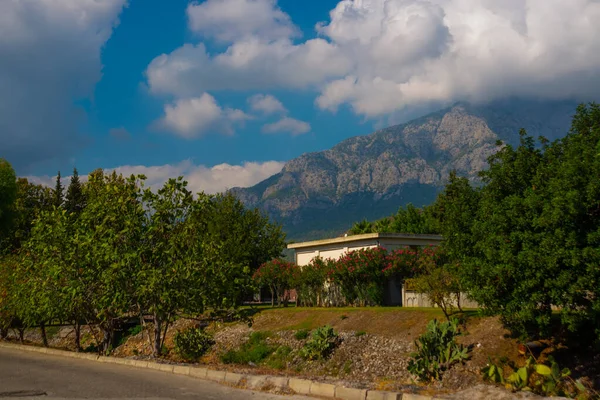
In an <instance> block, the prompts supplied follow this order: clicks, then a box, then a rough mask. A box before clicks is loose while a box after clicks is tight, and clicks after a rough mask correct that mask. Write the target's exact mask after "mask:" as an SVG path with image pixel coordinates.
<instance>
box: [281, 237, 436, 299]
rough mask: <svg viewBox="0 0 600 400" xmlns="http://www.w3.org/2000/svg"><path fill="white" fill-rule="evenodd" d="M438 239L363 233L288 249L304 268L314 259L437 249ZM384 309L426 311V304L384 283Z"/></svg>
mask: <svg viewBox="0 0 600 400" xmlns="http://www.w3.org/2000/svg"><path fill="white" fill-rule="evenodd" d="M442 239H443V238H442V236H440V235H412V234H405V233H367V234H363V235H352V236H344V237H338V238H334V239H325V240H315V241H311V242H302V243H292V244H289V245H288V249H293V250H294V253H295V255H294V259H295V262H296V265H299V266H304V265H308V264H309V263H310V261H311V260H312V259H313V258H315V257H321V258H323V259H328V258H331V259H334V260H337V259H339V258H340V257H341V256H342V255H344V254H345V253H347V252H349V251H353V250H360V249H369V248H375V247H383V248H385V249H386V250H388V251H392V250H397V249H401V248H407V247H424V246H437V245H439V244H440V243H441V241H442ZM385 303H386V304H387V305H400V304H402V305H405V306H407V305H410V306H416V307H430V306H431V305H430V303H429V301H428V300H427V299H426V298H425V299H424V298H423V296H422V295H419V294H417V293H413V292H412V291H405V290H404V289H403V288H400V287H397V285H396V284H395V282H393V281H390V282H388V287H387V290H386V302H385Z"/></svg>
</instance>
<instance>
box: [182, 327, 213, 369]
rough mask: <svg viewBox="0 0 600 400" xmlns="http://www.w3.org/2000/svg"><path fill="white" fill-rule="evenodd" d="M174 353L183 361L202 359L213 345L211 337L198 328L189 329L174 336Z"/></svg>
mask: <svg viewBox="0 0 600 400" xmlns="http://www.w3.org/2000/svg"><path fill="white" fill-rule="evenodd" d="M174 342H175V352H176V353H177V354H179V356H180V357H181V358H183V359H185V360H189V361H193V360H197V359H198V358H200V357H202V356H203V355H204V354H206V352H207V351H208V350H210V348H211V347H212V345H213V344H214V343H215V342H214V340H213V338H212V336H211V335H210V334H208V333H207V332H205V331H204V330H203V329H199V328H189V329H185V330H183V331H179V332H177V333H176V334H175V338H174Z"/></svg>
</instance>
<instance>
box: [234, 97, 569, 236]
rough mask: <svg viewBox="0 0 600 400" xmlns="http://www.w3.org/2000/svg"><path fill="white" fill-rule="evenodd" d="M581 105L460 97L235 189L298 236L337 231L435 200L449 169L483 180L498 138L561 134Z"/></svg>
mask: <svg viewBox="0 0 600 400" xmlns="http://www.w3.org/2000/svg"><path fill="white" fill-rule="evenodd" d="M576 106H577V104H576V103H574V102H569V101H561V102H534V101H523V100H517V99H512V100H506V101H502V102H495V103H490V104H487V105H470V104H466V103H459V104H456V105H454V106H453V107H450V108H447V109H444V110H441V111H438V112H435V113H432V114H429V115H426V116H424V117H421V118H418V119H415V120H413V121H410V122H408V123H406V124H402V125H396V126H391V127H389V128H385V129H381V130H378V131H376V132H374V133H372V134H370V135H366V136H358V137H353V138H350V139H347V140H344V141H343V142H341V143H339V144H338V145H336V146H335V147H333V148H331V149H330V150H325V151H320V152H316V153H307V154H303V155H302V156H300V157H298V158H296V159H293V160H291V161H289V162H288V163H286V164H285V166H284V168H283V170H282V171H281V172H280V173H279V174H276V175H274V176H272V177H270V178H268V179H266V180H264V181H262V182H260V183H259V184H257V185H255V186H253V187H250V188H245V189H242V188H234V189H232V190H231V191H232V192H233V193H234V194H236V195H237V196H238V198H240V199H241V200H242V201H243V202H244V203H245V204H246V205H247V206H249V207H258V208H260V209H262V210H263V211H265V212H266V213H267V214H268V215H269V216H271V217H272V218H273V219H274V220H275V221H277V222H280V223H282V224H283V227H284V230H285V231H286V232H287V234H288V238H289V239H292V240H309V239H319V238H323V237H328V236H336V235H339V234H341V233H343V232H344V231H345V230H347V229H348V228H349V227H350V226H351V225H352V223H353V222H355V221H358V220H361V219H363V218H367V219H376V218H381V217H384V216H386V215H390V214H392V213H395V212H396V211H397V209H398V207H399V206H402V205H406V204H408V203H413V204H414V205H416V206H421V205H425V204H429V203H431V202H432V201H433V200H434V199H435V196H436V194H437V193H438V192H439V191H440V190H441V189H442V188H443V186H444V183H445V180H446V178H447V176H448V173H449V172H450V171H452V170H457V172H458V173H459V175H462V176H467V177H469V178H470V179H472V180H476V179H477V173H478V171H480V170H482V169H484V168H485V167H486V165H487V162H486V160H487V158H488V157H489V156H490V155H491V154H493V153H494V152H495V151H497V149H498V147H497V145H496V142H497V140H502V141H503V142H505V143H509V144H512V145H516V144H518V141H519V135H518V133H519V130H520V129H521V128H525V129H526V130H527V131H528V133H529V134H530V135H532V136H534V137H538V136H545V137H546V138H548V139H550V140H555V139H557V138H560V137H562V136H564V135H565V134H566V133H567V132H568V129H569V126H570V122H571V116H572V115H573V114H574V113H575V108H576Z"/></svg>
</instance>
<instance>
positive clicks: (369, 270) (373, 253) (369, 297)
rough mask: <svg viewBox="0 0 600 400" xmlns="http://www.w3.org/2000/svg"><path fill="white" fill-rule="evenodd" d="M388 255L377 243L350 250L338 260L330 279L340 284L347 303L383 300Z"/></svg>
mask: <svg viewBox="0 0 600 400" xmlns="http://www.w3.org/2000/svg"><path fill="white" fill-rule="evenodd" d="M386 256H387V251H386V250H385V249H384V248H382V247H376V248H373V249H361V250H355V251H350V252H348V253H346V254H344V255H343V256H342V257H340V259H339V260H338V261H337V262H335V264H334V269H333V270H332V271H330V272H329V275H330V276H329V279H330V281H332V282H333V283H334V284H335V285H338V286H339V288H340V290H341V292H342V295H343V296H344V298H345V299H346V303H347V304H355V305H359V306H365V305H381V304H383V285H384V281H385V277H384V274H383V270H384V269H385V267H386V265H387V261H386Z"/></svg>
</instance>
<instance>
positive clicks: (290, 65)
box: [146, 37, 352, 97]
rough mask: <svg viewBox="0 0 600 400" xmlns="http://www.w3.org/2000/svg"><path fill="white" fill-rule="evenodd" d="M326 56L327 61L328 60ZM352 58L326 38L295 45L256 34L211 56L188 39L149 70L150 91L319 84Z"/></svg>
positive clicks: (179, 92)
mask: <svg viewBox="0 0 600 400" xmlns="http://www.w3.org/2000/svg"><path fill="white" fill-rule="evenodd" d="M324 60H327V62H325V61H324ZM351 66H352V64H351V62H350V59H348V57H347V56H346V55H344V54H343V53H341V52H340V50H339V49H338V47H337V46H335V45H333V44H331V43H329V42H327V41H326V40H324V39H320V38H319V39H312V40H309V41H306V42H304V43H301V44H298V45H296V44H294V43H293V42H292V41H291V40H289V39H287V38H284V39H279V40H276V41H273V42H265V41H262V40H260V39H258V38H254V37H250V38H247V39H244V40H240V41H237V42H235V43H234V44H232V45H231V46H229V47H228V48H227V50H226V51H225V52H223V53H219V54H217V55H215V56H211V55H209V54H208V53H207V51H206V47H205V46H204V44H202V43H200V44H197V45H192V44H185V45H184V46H183V47H180V48H178V49H176V50H175V51H173V52H172V53H170V54H162V55H160V56H158V57H156V58H155V59H154V60H152V62H151V63H150V65H149V66H148V68H147V69H146V77H147V80H148V87H149V89H150V92H151V93H153V94H157V95H173V96H177V97H193V96H197V95H198V94H199V93H203V92H206V91H214V90H253V89H256V90H266V89H273V88H296V89H302V88H307V87H318V86H319V85H321V84H323V83H324V82H326V81H327V80H328V79H330V78H336V77H339V76H343V74H344V73H346V72H348V71H350V69H351Z"/></svg>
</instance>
